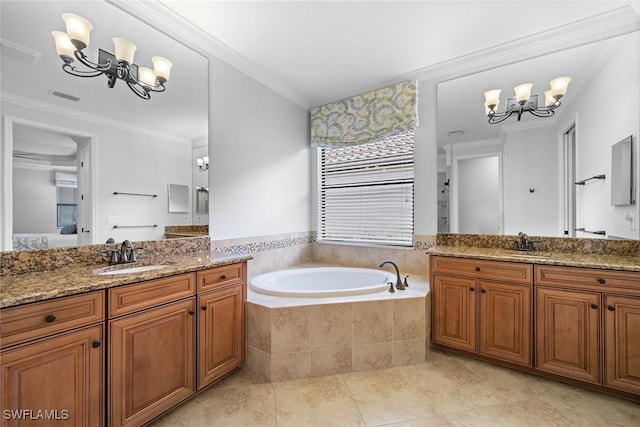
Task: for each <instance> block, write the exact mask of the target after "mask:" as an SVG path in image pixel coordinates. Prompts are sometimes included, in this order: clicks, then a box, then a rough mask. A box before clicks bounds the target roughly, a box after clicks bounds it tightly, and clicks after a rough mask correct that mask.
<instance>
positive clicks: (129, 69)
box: [51, 13, 172, 99]
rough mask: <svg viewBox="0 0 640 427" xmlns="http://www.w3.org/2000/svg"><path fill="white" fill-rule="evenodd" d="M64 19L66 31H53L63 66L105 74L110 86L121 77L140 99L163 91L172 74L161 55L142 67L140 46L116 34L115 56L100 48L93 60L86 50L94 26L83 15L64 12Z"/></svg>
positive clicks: (75, 73) (89, 74) (78, 71)
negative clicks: (138, 58) (138, 56)
mask: <svg viewBox="0 0 640 427" xmlns="http://www.w3.org/2000/svg"><path fill="white" fill-rule="evenodd" d="M62 19H63V20H64V23H65V25H66V27H67V32H66V33H64V32H62V31H53V32H52V33H51V34H52V35H53V38H54V39H55V42H56V52H57V54H58V56H60V59H62V62H63V64H62V69H63V70H64V71H66V72H67V73H69V74H71V75H73V76H77V77H96V76H99V75H102V74H104V75H105V76H106V77H107V86H108V87H109V88H113V86H114V85H115V84H116V81H118V79H120V80H122V81H124V82H125V83H126V84H127V86H129V88H130V89H131V90H132V91H133V92H134V93H135V94H136V95H138V96H139V97H140V98H143V99H149V98H151V95H150V92H164V91H165V86H164V85H165V83H166V82H167V80H169V74H170V73H171V66H172V64H171V62H170V61H169V60H168V59H166V58H163V57H161V56H154V57H152V58H151V61H152V62H153V70H152V69H150V68H147V67H139V66H138V65H137V64H134V63H133V55H134V53H135V51H136V49H137V48H138V47H137V46H136V45H135V44H133V43H131V42H130V41H129V40H126V39H123V38H121V37H114V38H113V43H114V45H115V52H116V53H115V55H114V54H112V53H109V52H107V51H105V50H103V49H98V55H97V57H98V60H97V62H95V63H94V62H92V61H90V60H89V59H88V58H87V56H86V55H85V54H84V52H83V49H84V48H86V47H87V46H88V45H89V37H90V34H91V30H92V29H93V25H91V23H90V22H89V21H87V20H86V19H85V18H83V17H82V16H78V15H74V14H73V13H65V14H63V15H62ZM75 60H77V61H78V62H79V63H80V64H82V65H83V66H84V67H86V68H87V70H83V69H78V68H77V67H76V66H75V65H74V62H75Z"/></svg>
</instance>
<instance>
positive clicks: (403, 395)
mask: <svg viewBox="0 0 640 427" xmlns="http://www.w3.org/2000/svg"><path fill="white" fill-rule="evenodd" d="M344 380H345V382H346V384H347V387H349V391H350V392H351V396H352V397H353V399H354V401H355V402H356V405H357V406H358V409H359V410H360V414H361V415H362V418H363V419H364V421H365V423H366V424H367V426H373V425H384V424H389V423H394V422H400V421H410V420H412V419H415V418H417V417H425V418H426V417H431V416H433V415H435V407H434V405H433V402H432V401H431V400H430V399H429V398H428V397H427V395H426V394H425V393H424V392H423V391H422V390H421V389H419V388H417V387H415V386H414V384H413V381H412V380H411V378H410V377H409V376H408V375H407V374H406V373H405V372H404V371H403V370H402V369H399V368H395V369H385V370H382V371H367V372H356V373H352V374H346V375H344Z"/></svg>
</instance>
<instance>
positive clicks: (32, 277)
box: [0, 252, 251, 308]
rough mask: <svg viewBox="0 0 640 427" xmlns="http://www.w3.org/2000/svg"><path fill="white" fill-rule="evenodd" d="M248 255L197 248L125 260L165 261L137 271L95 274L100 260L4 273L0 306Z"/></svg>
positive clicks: (184, 270) (185, 270)
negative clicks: (97, 261) (178, 252)
mask: <svg viewBox="0 0 640 427" xmlns="http://www.w3.org/2000/svg"><path fill="white" fill-rule="evenodd" d="M250 259H251V256H248V255H236V254H229V255H222V254H219V253H216V254H212V253H211V252H200V253H191V254H186V255H182V256H162V257H161V258H158V259H152V258H148V259H143V260H140V261H139V262H138V263H136V264H127V266H131V267H135V266H143V265H152V264H163V265H167V267H166V268H162V269H158V270H150V271H143V272H139V273H128V274H119V275H112V274H106V275H98V274H95V273H94V270H97V269H100V268H104V267H105V266H106V265H105V264H101V265H76V266H73V267H68V268H57V269H52V270H47V271H43V272H33V273H24V274H15V275H6V276H2V277H0V281H1V282H0V308H6V307H11V306H15V305H20V304H26V303H30V302H36V301H43V300H48V299H52V298H58V297H62V296H67V295H74V294H81V293H84V292H90V291H95V290H99V289H107V288H112V287H115V286H120V285H126V284H130V283H136V282H141V281H144V280H151V279H157V278H160V277H166V276H172V275H175V274H181V273H189V272H193V271H197V270H202V269H205V268H211V267H218V266H223V265H228V264H234V263H236V262H242V261H247V260H250ZM116 267H117V266H116Z"/></svg>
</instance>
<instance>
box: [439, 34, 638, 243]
mask: <svg viewBox="0 0 640 427" xmlns="http://www.w3.org/2000/svg"><path fill="white" fill-rule="evenodd" d="M561 75H562V76H570V77H571V78H572V80H571V85H570V86H569V89H568V91H567V93H566V95H565V96H564V97H563V98H562V105H561V106H560V107H558V108H557V109H556V110H555V114H554V115H552V116H551V117H535V116H533V115H532V114H528V113H524V114H523V115H522V118H521V120H519V121H518V120H517V118H516V116H515V115H514V116H512V117H510V118H509V119H507V120H505V121H504V122H502V123H500V124H490V123H488V122H487V116H486V112H485V107H484V105H483V101H484V95H483V94H484V92H485V91H487V90H490V89H494V88H500V89H502V91H503V92H502V93H503V98H504V97H510V96H513V95H512V93H513V92H512V91H513V88H514V87H515V86H517V85H519V84H521V83H532V84H533V87H532V92H531V93H532V95H533V94H539V95H541V96H542V97H544V95H543V92H544V90H546V89H547V88H548V86H549V81H550V80H551V79H553V78H554V77H557V76H561ZM638 75H640V32H635V33H630V34H626V35H623V36H619V37H615V38H611V39H607V40H604V41H599V42H595V43H591V44H587V45H583V46H580V47H576V48H572V49H569V50H566V51H561V52H556V53H552V54H550V55H547V56H543V57H539V58H534V59H530V60H526V61H522V62H517V63H514V64H511V65H508V66H504V67H499V68H495V69H491V70H488V71H484V72H480V73H477V74H473V75H468V76H465V77H462V78H459V79H455V80H450V81H446V82H442V83H440V84H438V146H439V161H438V172H439V173H440V174H442V175H441V176H442V178H441V179H439V191H438V206H439V209H438V212H439V215H440V216H441V217H440V218H438V224H439V231H441V232H452V233H458V232H460V233H462V232H464V233H479V234H482V233H491V234H493V233H494V232H495V230H496V227H497V229H498V232H497V233H498V234H508V235H517V234H518V232H520V231H522V232H525V233H527V234H529V235H535V236H570V237H594V238H602V237H606V238H623V239H638V238H639V237H640V231H639V228H638V226H637V224H636V219H635V218H637V217H638V214H639V213H640V212H639V207H638V204H637V203H635V204H632V205H627V206H619V207H618V206H613V205H612V204H611V197H612V194H611V188H612V186H611V179H610V177H611V172H612V169H611V162H612V157H611V146H612V145H613V144H614V143H615V142H618V141H620V140H621V139H622V138H624V137H625V136H628V135H630V134H631V135H638V133H639V132H640V100H639V98H638V97H637V96H633V95H631V94H637V93H640V79H638ZM614 83H615V84H614ZM618 83H619V84H618ZM603 99H607V100H610V101H614V100H615V105H616V107H615V108H602V100H603ZM633 144H634V149H635V150H636V151H635V152H636V153H637V138H633ZM491 156H498V157H499V158H500V157H501V158H502V159H503V161H502V162H496V163H495V165H496V166H495V167H496V168H497V170H492V171H491V172H490V173H488V172H486V171H485V172H483V173H482V174H476V175H475V176H471V177H469V176H468V175H469V174H468V173H467V172H468V170H467V169H468V168H467V166H469V163H470V159H486V158H489V157H491ZM495 175H498V176H500V178H499V182H500V184H501V185H498V186H497V187H495V189H494V190H492V193H491V194H490V195H489V194H487V195H485V196H482V197H479V199H478V198H476V200H475V201H474V200H472V197H473V196H477V195H478V194H479V193H480V191H481V190H484V189H486V188H488V187H487V186H485V185H484V184H483V185H480V180H481V178H482V177H487V176H495ZM598 175H605V176H606V177H607V179H606V180H594V181H590V184H589V185H585V186H578V185H575V182H576V181H578V180H581V179H584V178H588V177H591V176H598ZM632 179H633V180H634V183H635V185H636V186H637V185H638V176H637V174H636V176H634V177H633V178H632ZM444 183H447V185H446V186H445V185H444ZM489 200H493V202H492V203H491V205H492V208H491V209H490V210H488V208H487V206H486V205H487V203H488V202H489ZM496 206H497V209H496V208H495V207H496ZM445 207H446V208H448V209H445ZM490 211H491V212H493V213H492V214H491V218H490V219H487V216H488V215H489V212H490ZM480 217H483V218H484V220H483V221H480V222H478V221H475V220H478V219H479V218H480ZM469 219H471V220H474V221H475V222H476V223H477V224H476V225H473V222H474V221H472V222H471V223H469ZM488 223H490V224H491V227H489V226H488V225H487V224H488ZM470 224H471V225H470ZM593 230H595V231H602V230H604V231H605V233H604V234H592V233H590V232H589V231H593Z"/></svg>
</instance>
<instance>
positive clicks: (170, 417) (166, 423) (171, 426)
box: [151, 401, 195, 427]
mask: <svg viewBox="0 0 640 427" xmlns="http://www.w3.org/2000/svg"><path fill="white" fill-rule="evenodd" d="M194 406H195V405H193V403H192V401H189V402H186V403H184V404H182V405H181V406H178V407H177V408H175V409H174V410H172V411H171V412H169V413H168V414H166V415H164V416H163V417H162V418H159V419H157V420H156V421H154V422H153V423H152V424H151V426H152V427H188V426H189V421H190V420H191V415H192V414H193V409H194Z"/></svg>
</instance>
